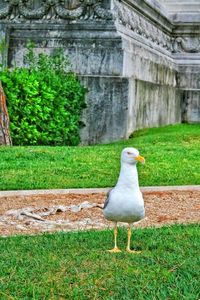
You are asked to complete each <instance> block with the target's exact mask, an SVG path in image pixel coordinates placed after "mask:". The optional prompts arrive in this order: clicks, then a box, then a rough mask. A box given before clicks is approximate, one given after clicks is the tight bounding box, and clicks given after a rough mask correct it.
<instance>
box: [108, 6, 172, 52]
mask: <svg viewBox="0 0 200 300" xmlns="http://www.w3.org/2000/svg"><path fill="white" fill-rule="evenodd" d="M113 12H114V17H115V19H116V21H117V22H119V23H120V24H121V25H123V26H125V27H126V28H128V29H129V30H131V31H132V32H134V33H135V34H136V35H138V36H140V37H143V38H144V39H146V40H148V41H151V42H152V43H153V44H156V45H157V46H159V47H161V48H163V49H165V50H168V51H169V52H171V51H172V38H171V37H170V36H169V35H167V34H166V33H164V32H163V31H162V30H160V29H159V28H158V27H156V26H155V25H153V24H152V23H151V22H150V21H148V20H147V19H145V18H144V16H141V15H139V14H138V13H137V12H136V11H135V10H133V9H130V8H129V7H128V6H127V5H124V4H122V3H120V2H119V1H115V2H114V9H113Z"/></svg>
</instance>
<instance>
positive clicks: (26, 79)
mask: <svg viewBox="0 0 200 300" xmlns="http://www.w3.org/2000/svg"><path fill="white" fill-rule="evenodd" d="M24 59H25V63H26V67H20V68H19V67H15V68H14V69H12V70H10V69H4V70H3V71H2V72H0V80H1V81H2V83H3V86H4V90H5V94H6V96H7V102H8V111H9V115H10V121H11V135H12V139H13V144H14V145H77V144H78V143H79V127H80V125H81V124H80V114H81V110H82V109H83V108H84V107H85V103H84V95H85V89H84V88H83V87H82V86H81V84H80V82H79V80H78V78H77V77H76V75H75V74H73V73H72V72H69V70H68V69H69V62H68V60H67V59H66V57H65V56H64V53H63V52H62V51H61V50H60V49H59V50H57V51H55V52H54V53H53V54H52V55H47V54H45V53H40V54H39V55H36V54H35V53H34V48H33V45H32V44H31V43H30V44H29V45H28V52H27V54H26V55H25V57H24Z"/></svg>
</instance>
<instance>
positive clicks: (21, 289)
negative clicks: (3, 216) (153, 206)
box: [0, 224, 200, 300]
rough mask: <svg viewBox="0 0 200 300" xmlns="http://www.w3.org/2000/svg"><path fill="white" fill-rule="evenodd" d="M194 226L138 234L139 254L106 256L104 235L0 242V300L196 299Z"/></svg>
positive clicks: (122, 234)
mask: <svg viewBox="0 0 200 300" xmlns="http://www.w3.org/2000/svg"><path fill="white" fill-rule="evenodd" d="M199 227H200V226H199V225H195V224H193V225H187V226H184V225H174V226H171V227H162V228H157V229H156V228H146V229H137V230H135V232H134V233H133V238H132V247H133V248H135V249H139V250H141V251H142V252H141V253H140V254H130V253H127V252H125V251H123V252H121V253H115V254H113V253H112V254H111V253H109V252H107V251H106V249H109V248H111V247H112V246H113V245H112V240H113V233H112V232H111V231H109V230H105V231H99V232H98V231H87V232H82V233H80V232H74V233H73V232H70V233H59V234H52V235H47V234H44V235H39V236H16V237H12V238H0V247H1V253H0V299H2V300H4V299H5V300H7V299H16V300H19V299H23V300H25V299H38V300H41V299H59V300H61V299H70V300H71V299H77V300H84V299H92V300H94V299H104V300H105V299H110V300H111V299H112V300H118V299H120V300H129V299H131V300H143V299H145V300H151V299H152V300H153V299H155V300H156V299H158V300H166V299H170V300H179V299H181V300H197V299H199V298H200V272H199V265H200V255H199V249H200V230H199V229H200V228H199ZM119 246H120V247H121V248H122V249H124V248H125V246H126V231H125V229H120V230H119Z"/></svg>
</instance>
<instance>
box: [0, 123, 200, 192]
mask: <svg viewBox="0 0 200 300" xmlns="http://www.w3.org/2000/svg"><path fill="white" fill-rule="evenodd" d="M127 146H133V147H136V148H138V149H139V150H140V153H141V155H143V156H145V158H146V164H145V165H144V166H141V165H140V166H139V177H140V185H141V186H154V185H188V184H200V172H199V170H200V126H199V125H187V124H181V125H175V126H167V127H162V128H152V129H146V130H141V131H138V132H136V133H135V134H134V135H133V137H132V138H130V139H129V140H126V141H119V142H116V143H112V144H107V145H95V146H87V147H10V148H9V147H0V190H16V189H49V188H51V189H52V188H86V187H108V186H113V185H114V184H115V183H116V180H117V177H118V173H119V167H120V163H119V160H120V153H121V150H122V149H123V148H124V147H127Z"/></svg>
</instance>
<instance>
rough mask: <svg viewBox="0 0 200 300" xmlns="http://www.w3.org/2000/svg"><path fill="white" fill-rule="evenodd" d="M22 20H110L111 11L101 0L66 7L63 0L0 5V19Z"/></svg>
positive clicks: (21, 0) (83, 0)
mask: <svg viewBox="0 0 200 300" xmlns="http://www.w3.org/2000/svg"><path fill="white" fill-rule="evenodd" d="M23 19H24V20H43V21H44V20H52V19H53V20H56V19H64V20H68V21H72V20H77V19H84V20H88V19H90V20H91V19H95V20H110V19H112V14H111V12H110V11H109V10H108V9H106V8H104V7H103V5H102V0H97V1H94V0H80V1H79V3H78V4H77V5H76V7H73V8H71V9H70V8H66V5H65V0H43V1H40V6H39V7H36V6H34V5H33V4H32V1H30V0H7V1H6V2H4V4H3V3H1V5H0V20H7V21H9V20H12V22H18V21H19V22H20V21H23Z"/></svg>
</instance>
